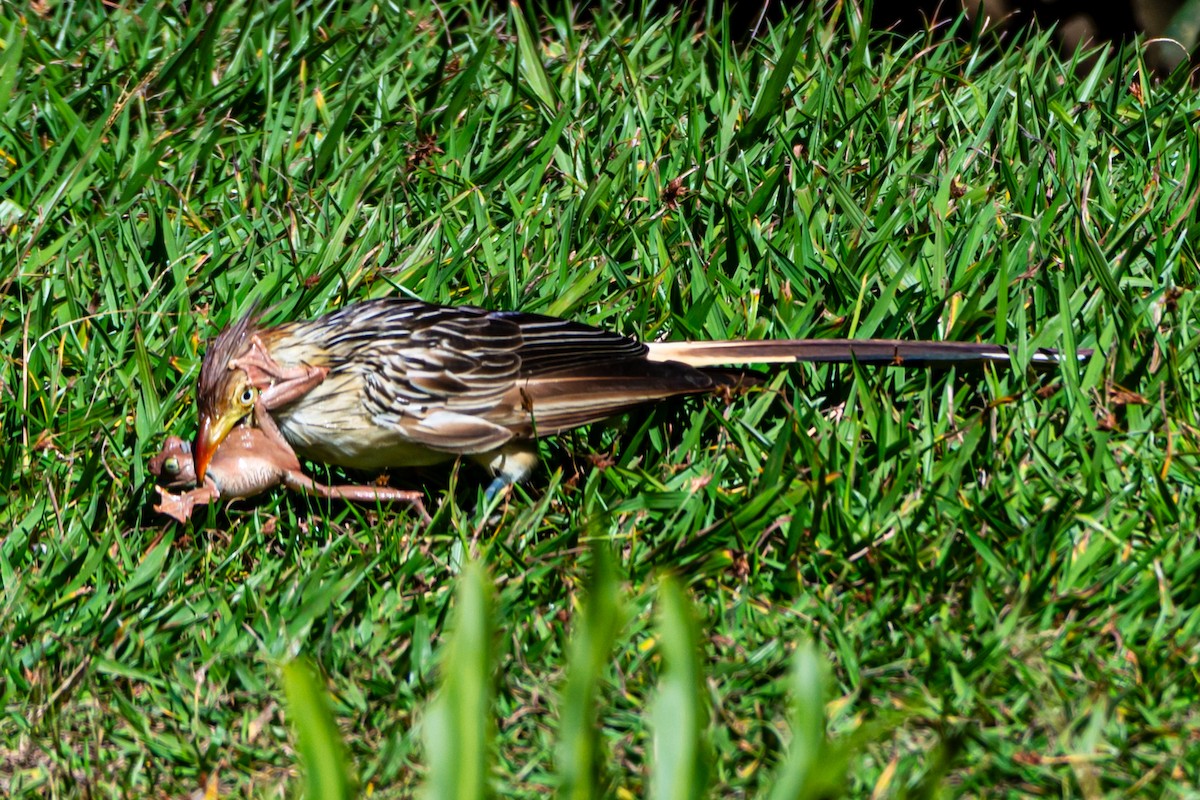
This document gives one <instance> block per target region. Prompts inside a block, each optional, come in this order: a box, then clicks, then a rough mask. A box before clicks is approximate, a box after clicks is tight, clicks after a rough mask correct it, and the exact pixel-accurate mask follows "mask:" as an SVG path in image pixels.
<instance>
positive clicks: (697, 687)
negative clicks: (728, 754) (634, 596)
mask: <svg viewBox="0 0 1200 800" xmlns="http://www.w3.org/2000/svg"><path fill="white" fill-rule="evenodd" d="M658 591H659V599H658V635H659V646H660V647H661V649H662V658H663V663H664V666H663V672H662V678H661V679H660V680H659V684H658V694H657V696H656V697H655V698H654V704H653V706H652V707H651V709H650V725H651V728H652V730H653V756H652V761H651V792H650V796H651V797H654V798H657V799H658V800H690V799H691V798H699V797H704V796H705V791H704V789H705V784H706V782H707V775H708V765H707V747H706V745H705V742H704V729H705V727H706V726H707V723H708V708H707V704H706V702H705V700H704V695H703V676H702V674H701V672H700V663H699V659H698V657H697V654H698V651H699V632H698V630H697V627H696V621H695V619H694V618H693V616H692V609H691V604H690V603H689V602H688V600H687V597H686V596H685V595H684V593H683V589H682V588H680V586H679V584H678V583H677V582H676V581H675V580H674V579H673V578H667V579H664V580H663V582H662V583H661V584H660V585H659V588H658Z"/></svg>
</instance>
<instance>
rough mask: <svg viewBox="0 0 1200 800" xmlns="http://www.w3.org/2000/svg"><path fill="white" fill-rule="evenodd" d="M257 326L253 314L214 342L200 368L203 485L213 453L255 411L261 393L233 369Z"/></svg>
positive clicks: (199, 472)
mask: <svg viewBox="0 0 1200 800" xmlns="http://www.w3.org/2000/svg"><path fill="white" fill-rule="evenodd" d="M254 323H255V317H254V315H253V310H251V311H250V312H249V313H247V314H246V315H245V316H243V317H242V318H241V319H240V320H238V321H237V322H236V323H234V324H233V325H231V326H229V327H228V328H226V329H225V330H224V331H222V332H221V333H220V334H219V335H218V336H217V338H215V339H213V341H212V344H211V345H210V346H209V348H208V351H207V352H206V353H205V354H204V361H203V363H202V364H201V365H200V380H199V381H197V383H196V405H197V408H198V417H199V419H198V420H197V421H198V422H199V430H198V431H197V433H196V446H195V447H194V448H192V455H193V458H194V459H195V463H196V480H197V481H198V482H200V483H203V482H204V475H205V473H206V472H207V471H208V463H209V462H210V461H211V460H212V457H213V453H215V452H216V451H217V448H218V447H219V446H220V444H221V442H223V441H224V440H225V437H226V436H228V435H229V432H230V431H232V430H233V428H234V426H235V425H237V424H238V423H239V422H241V421H242V420H243V419H245V418H246V417H247V416H248V415H249V414H250V412H251V411H253V410H254V404H255V402H256V401H257V400H258V389H257V388H256V387H255V386H254V385H253V384H252V383H251V382H250V377H249V376H248V375H247V374H246V371H245V370H242V369H238V368H236V367H231V366H230V362H231V361H232V360H234V359H235V358H237V357H238V356H240V355H243V354H244V353H245V351H246V348H247V347H248V346H249V342H250V335H251V334H252V333H253V330H254Z"/></svg>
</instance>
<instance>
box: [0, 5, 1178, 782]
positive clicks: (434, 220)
mask: <svg viewBox="0 0 1200 800" xmlns="http://www.w3.org/2000/svg"><path fill="white" fill-rule="evenodd" d="M636 6H637V4H633V6H631V7H630V8H626V7H623V6H622V7H620V8H616V7H613V8H610V7H609V6H607V5H605V4H598V5H597V6H596V7H595V8H594V9H593V10H589V11H584V10H575V11H573V12H569V11H555V12H552V13H549V12H546V11H544V10H540V9H539V10H534V9H527V13H522V12H521V11H520V10H519V9H518V8H517V7H515V6H514V7H504V6H502V5H499V4H479V5H473V4H471V3H469V2H458V0H449V2H442V3H437V4H433V3H429V2H422V1H419V2H416V3H413V4H407V7H405V4H395V5H393V4H389V3H377V2H361V1H360V0H348V1H347V2H303V1H302V0H296V2H271V1H264V2H254V3H248V2H241V1H240V0H212V2H209V3H199V2H193V3H181V4H170V3H161V4H156V5H151V6H148V7H146V8H144V9H139V7H138V5H137V4H120V3H102V2H98V1H97V0H79V2H74V3H33V2H30V3H27V4H21V3H14V4H5V5H4V6H3V7H2V8H0V47H2V49H0V293H2V294H3V303H2V304H0V329H2V335H0V355H2V356H3V358H2V362H0V369H2V372H0V381H2V382H0V414H2V415H3V431H4V435H3V441H0V475H4V476H8V480H6V481H5V482H4V488H3V494H0V498H2V499H0V530H2V531H3V540H2V543H0V583H2V594H0V604H2V611H0V636H2V640H3V641H4V642H5V643H6V644H5V646H4V647H3V648H0V693H2V695H3V701H4V711H3V714H2V715H0V793H3V794H6V795H8V796H13V797H21V796H40V797H61V798H75V797H80V798H82V797H87V798H107V797H184V796H188V795H189V794H190V793H192V792H199V793H200V795H198V796H203V795H204V792H205V791H206V790H207V791H209V792H210V794H209V795H207V796H212V797H216V796H220V797H261V796H267V797H277V796H294V795H295V792H296V791H297V790H298V788H299V787H300V785H301V778H300V776H301V774H302V772H301V768H300V766H301V755H300V753H304V752H309V753H314V752H321V751H326V752H332V751H331V750H330V747H331V746H329V745H328V741H329V740H328V739H326V740H324V741H325V742H326V745H321V744H320V742H321V741H322V740H321V739H320V736H321V735H323V734H324V735H329V734H330V733H331V731H330V729H329V727H328V726H322V725H321V724H320V717H321V715H320V713H315V714H314V713H313V709H314V708H315V709H316V710H317V712H319V711H320V709H321V707H322V703H321V702H320V701H323V700H324V698H326V697H327V698H328V700H327V701H326V702H327V703H328V708H329V709H331V710H332V714H333V716H332V719H333V720H335V721H336V725H337V731H338V732H340V738H341V739H342V740H343V741H344V753H345V758H344V759H343V766H344V767H345V768H346V769H347V770H348V772H349V773H350V775H351V778H350V780H351V781H352V783H353V785H355V786H357V787H358V790H359V791H360V792H361V793H362V794H363V795H366V794H367V793H370V795H371V796H372V797H382V798H400V797H408V796H411V795H412V794H413V793H414V792H416V791H417V790H418V788H419V787H420V786H421V785H426V786H428V787H429V791H430V795H429V796H432V797H448V796H451V795H454V794H457V795H458V796H463V797H467V796H477V795H478V794H479V793H481V792H482V791H483V789H484V788H485V787H486V788H488V789H489V790H490V791H493V792H494V793H495V794H497V795H501V796H513V797H544V796H545V795H546V794H547V793H549V792H561V793H562V794H571V795H572V796H574V797H589V796H618V797H622V798H634V797H642V796H645V795H647V794H650V793H653V794H656V795H657V796H667V795H670V796H676V797H699V796H712V797H749V796H754V797H767V796H769V795H771V794H772V792H773V791H774V793H775V794H774V796H775V797H783V796H788V797H796V796H817V795H820V796H831V795H836V794H840V793H843V792H844V793H845V794H847V795H850V796H872V797H881V798H882V797H928V796H934V795H937V794H939V793H942V794H946V795H959V794H964V795H970V796H977V795H985V796H1013V795H1025V794H1035V795H1037V794H1045V795H1070V796H1083V797H1102V796H1122V795H1124V794H1126V793H1134V794H1138V793H1141V794H1147V795H1151V796H1162V795H1166V796H1184V795H1188V796H1194V793H1195V792H1196V791H1197V784H1198V782H1200V766H1198V764H1200V712H1198V711H1197V709H1198V708H1200V682H1198V678H1200V653H1198V650H1197V644H1198V642H1200V631H1198V629H1200V614H1198V613H1196V612H1197V606H1198V605H1200V584H1198V582H1197V578H1196V576H1197V573H1198V571H1200V550H1198V547H1197V544H1198V530H1200V519H1198V518H1200V500H1198V497H1197V489H1198V488H1200V472H1198V469H1197V468H1198V465H1200V459H1198V457H1197V444H1198V438H1200V430H1198V429H1197V427H1196V420H1197V412H1198V404H1200V365H1198V363H1197V357H1196V349H1197V347H1198V346H1200V338H1197V332H1198V330H1197V324H1196V321H1197V308H1196V305H1197V296H1196V294H1195V292H1194V289H1195V287H1196V284H1197V256H1198V254H1200V246H1198V236H1197V233H1196V230H1197V229H1196V219H1197V200H1198V198H1200V140H1198V136H1197V130H1196V126H1197V123H1198V122H1200V95H1198V94H1197V93H1196V92H1195V91H1194V90H1193V89H1191V88H1190V86H1189V84H1188V82H1187V77H1186V76H1185V75H1182V74H1179V75H1175V76H1171V77H1168V78H1165V79H1163V80H1161V81H1158V80H1155V79H1154V77H1153V76H1152V75H1151V74H1150V73H1148V72H1147V70H1146V69H1144V68H1143V65H1142V62H1141V60H1140V58H1141V56H1140V53H1141V49H1140V45H1139V44H1136V43H1135V44H1131V45H1129V46H1127V47H1126V48H1124V49H1122V50H1098V51H1094V52H1091V53H1083V54H1080V55H1079V56H1077V57H1074V58H1070V57H1063V56H1061V55H1059V54H1058V53H1057V52H1056V50H1055V48H1054V45H1053V42H1052V39H1051V38H1050V37H1049V35H1048V34H1039V33H1028V34H1025V35H1024V36H1023V37H1022V38H1020V39H1019V40H1018V41H1015V42H1014V41H1005V42H1004V43H1003V44H1002V45H1000V46H997V45H996V43H995V42H993V40H992V39H991V37H990V36H989V35H988V34H986V33H983V34H980V33H979V32H977V31H973V30H972V27H971V25H970V23H968V22H965V21H959V22H955V21H954V20H946V21H943V22H941V23H939V24H938V25H937V26H936V27H934V28H933V29H932V30H930V31H929V32H927V33H925V34H921V35H917V36H915V37H912V38H908V37H906V36H901V35H899V34H895V33H889V32H886V31H872V30H870V29H869V28H868V27H867V26H866V25H864V23H863V21H862V19H861V16H860V12H859V11H858V9H857V8H856V7H855V6H853V5H852V4H847V5H843V4H840V3H838V4H817V5H816V7H812V8H808V9H806V10H803V11H797V12H795V14H794V15H793V16H791V17H789V18H786V19H784V20H782V21H779V22H778V23H777V24H775V25H773V26H764V27H763V28H761V29H760V30H758V31H757V33H756V35H752V32H751V31H748V30H745V29H744V28H743V27H734V26H732V25H731V23H730V22H729V21H728V20H725V19H723V18H721V17H720V16H719V15H718V14H715V13H714V12H709V13H708V14H705V13H704V12H703V10H702V9H701V10H697V11H696V12H694V13H693V14H691V15H690V16H689V15H683V16H681V15H679V14H677V13H673V12H671V11H670V10H669V9H667V8H663V9H659V10H657V11H654V10H651V11H646V12H644V13H643V14H642V15H641V16H638V15H637V14H635V13H634V12H633V11H632V10H631V9H632V8H635V7H636ZM731 28H732V29H731ZM387 295H395V296H407V297H413V298H419V299H423V300H427V301H431V302H441V303H462V304H474V305H480V306H485V307H489V308H515V309H521V310H526V311H533V312H539V313H544V314H553V315H558V316H566V317H570V318H573V319H578V320H582V321H586V322H589V323H593V324H597V325H604V326H607V327H611V328H613V329H616V330H619V331H621V332H623V333H627V334H632V335H636V336H638V337H641V338H644V339H659V338H670V339H687V338H743V337H749V338H776V337H850V336H856V337H886V338H926V339H947V340H958V341H985V342H996V343H1001V344H1005V345H1008V346H1010V347H1011V348H1012V352H1013V353H1014V355H1015V358H1016V361H1017V363H1018V367H1017V368H1015V369H1011V370H1010V369H1004V368H994V367H989V368H986V369H958V370H935V371H931V370H919V369H918V370H905V369H888V368H883V369H874V368H867V367H858V366H845V367H824V366H802V367H796V368H792V369H784V370H774V371H770V370H764V371H763V372H762V374H763V377H764V382H763V384H762V385H761V386H760V387H757V388H754V389H751V390H749V391H745V392H739V393H735V394H734V395H733V396H730V397H712V398H708V399H701V400H691V401H681V402H677V403H668V404H664V405H663V406H661V407H658V408H654V409H652V410H649V411H646V412H644V413H637V414H632V415H629V416H626V417H623V418H619V419H617V420H614V421H613V422H612V423H611V424H606V425H597V426H592V427H591V428H589V429H586V430H583V431H580V432H577V433H574V434H572V435H566V436H562V437H559V438H558V439H555V440H549V441H546V442H545V443H544V446H543V448H542V452H543V456H544V467H543V469H542V470H541V471H539V472H538V473H536V474H535V475H534V477H533V478H532V480H530V481H529V482H528V483H527V484H526V485H524V486H522V487H518V488H517V489H515V490H514V491H512V492H511V493H508V494H506V495H504V496H503V497H501V498H500V500H499V501H498V502H497V503H495V504H494V505H493V507H492V508H487V507H485V504H484V503H483V499H482V496H483V491H482V490H483V488H484V487H485V486H486V483H487V477H486V476H485V475H484V474H483V473H482V472H480V471H478V470H477V469H476V468H475V467H473V466H471V465H469V464H466V463H464V464H458V465H453V466H450V467H446V468H436V469H428V470H424V471H422V472H419V473H418V472H414V471H404V470H398V471H396V472H395V473H394V474H393V475H392V476H391V480H392V484H393V485H396V486H400V487H404V488H418V489H421V490H423V491H424V492H425V494H426V504H427V506H428V507H429V508H430V510H431V512H432V513H434V515H435V519H434V522H433V523H432V525H430V526H429V527H423V526H422V525H421V524H420V522H419V520H418V519H417V518H416V517H415V516H414V515H412V514H409V513H406V512H405V511H404V510H403V509H387V508H375V507H370V506H350V505H347V504H345V503H341V502H336V501H326V500H319V499H313V498H306V497H302V496H296V495H292V494H288V493H286V492H284V491H282V490H279V491H274V492H271V493H268V494H266V495H264V496H262V497H260V498H257V499H255V500H251V501H241V502H238V503H235V504H232V505H230V506H228V507H225V506H217V507H215V508H208V509H203V510H201V512H200V513H198V514H197V516H196V517H195V518H194V519H193V521H192V523H190V524H186V525H180V524H177V523H175V522H172V521H170V520H167V519H165V518H163V517H161V516H159V515H158V514H156V513H155V512H154V511H153V510H152V508H151V506H152V505H153V502H154V500H155V497H156V496H155V492H154V488H153V480H152V477H153V476H151V475H150V474H149V472H148V469H147V462H148V460H149V458H150V457H151V456H152V455H153V454H154V453H155V452H157V450H158V448H159V447H160V446H161V444H162V440H163V437H164V436H165V434H166V432H168V431H170V432H175V433H177V434H179V435H182V436H185V437H191V436H192V435H193V433H194V430H195V420H196V412H195V403H194V397H193V386H194V383H195V380H196V377H197V373H198V369H199V364H200V359H201V356H202V355H203V352H204V346H205V341H206V340H208V339H209V338H211V337H212V336H213V335H215V334H216V333H217V332H218V331H219V330H220V329H221V328H222V327H223V326H225V325H226V324H228V323H229V322H230V321H231V320H233V319H236V318H237V317H238V316H239V315H240V314H241V313H243V312H244V311H245V310H246V309H248V308H249V307H250V306H251V304H252V303H255V302H258V303H260V304H261V305H262V306H263V307H265V308H266V309H267V315H268V318H269V319H270V320H271V321H282V320H284V319H288V318H294V317H302V316H311V315H315V314H318V313H321V312H323V311H327V310H330V309H333V308H336V307H339V306H341V305H343V304H345V303H348V302H351V301H354V300H360V299H365V298H371V297H381V296H387ZM1037 347H1053V348H1058V349H1060V350H1062V351H1063V352H1064V353H1066V354H1067V360H1068V363H1067V364H1065V365H1064V366H1063V367H1062V368H1061V369H1052V370H1050V371H1043V372H1037V373H1035V372H1033V371H1029V370H1026V369H1024V368H1023V367H1022V366H1020V365H1021V364H1025V363H1028V357H1029V354H1030V352H1031V350H1032V349H1033V348H1037ZM1087 350H1091V351H1093V352H1092V353H1091V355H1086V351H1087ZM1081 352H1084V355H1083V356H1082V357H1081V358H1079V359H1078V360H1076V359H1075V356H1076V354H1079V353H1081ZM308 466H309V469H310V471H312V472H313V474H315V475H316V476H317V477H318V479H321V480H327V481H328V480H334V481H339V482H344V481H346V480H360V479H362V476H355V475H345V474H342V473H339V472H337V471H330V470H328V469H326V468H325V467H323V466H322V465H319V464H310V465H308ZM477 565H482V566H477ZM460 576H465V577H461V578H460ZM456 587H458V588H457V589H456ZM456 598H457V599H456ZM809 643H811V648H810V647H809ZM447 654H449V655H447ZM296 656H303V657H304V658H305V659H307V661H308V663H310V664H313V665H315V666H316V667H317V668H318V672H317V673H316V675H317V676H319V677H316V680H312V678H313V677H314V674H313V673H309V672H305V671H304V670H303V668H296V667H293V666H288V665H289V662H291V661H292V659H293V658H294V657H296ZM297 675H301V676H307V678H304V677H301V678H297V677H296V676H297ZM289 676H291V677H289ZM297 687H299V688H297ZM305 687H307V690H306V689H305ZM439 687H444V688H443V689H441V690H439ZM489 693H490V694H489ZM305 697H307V698H308V701H305V699H304V698H305ZM314 719H315V720H316V721H313V720H314ZM305 720H308V721H307V722H306V721H305ZM593 720H594V721H593ZM297 723H299V724H297ZM822 727H823V730H824V736H822ZM297 737H299V738H297ZM306 737H308V738H307V739H306ZM314 737H315V738H314ZM823 740H824V741H823ZM313 742H317V744H316V745H314V744H313ZM484 753H487V754H488V755H486V756H485V755H484ZM332 763H333V764H334V765H335V768H336V765H337V763H338V761H337V759H334V760H333V762H332ZM305 764H307V765H308V766H310V767H313V766H314V760H313V758H312V757H309V758H307V760H306V761H305ZM317 772H320V770H319V769H317ZM309 774H310V775H311V774H312V771H311V770H310V773H309ZM324 775H325V777H326V778H328V777H329V773H328V772H327V771H326V772H325V773H324ZM335 783H336V782H335ZM797 787H799V788H797ZM330 791H332V790H330ZM315 794H320V793H318V792H315V791H311V790H310V792H309V796H310V797H312V796H314V795H315ZM324 796H329V797H332V796H333V795H332V794H325V795H324Z"/></svg>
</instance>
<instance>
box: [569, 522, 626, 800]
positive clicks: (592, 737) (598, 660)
mask: <svg viewBox="0 0 1200 800" xmlns="http://www.w3.org/2000/svg"><path fill="white" fill-rule="evenodd" d="M576 619H577V620H578V625H577V627H576V629H575V635H574V636H573V637H572V638H571V646H570V656H569V658H570V661H569V665H568V667H567V679H566V683H565V684H564V686H563V689H562V710H561V712H560V715H559V717H560V723H559V729H558V737H559V738H558V747H557V751H556V759H555V760H556V761H557V767H558V777H559V782H560V783H559V796H560V797H564V798H574V799H575V800H585V799H586V798H591V797H598V796H603V794H604V789H603V783H602V776H601V775H600V773H599V771H598V770H597V758H596V755H597V751H598V750H599V742H598V736H597V731H598V729H597V725H596V687H597V685H598V684H599V683H600V679H601V677H602V676H603V675H604V670H605V668H606V667H607V666H608V663H609V656H610V654H611V653H612V649H613V642H614V641H615V639H616V636H617V632H618V631H619V630H620V629H621V625H622V624H623V622H624V607H623V603H622V602H621V592H620V588H619V587H618V585H617V578H616V574H615V570H614V567H613V556H612V554H611V553H610V552H609V550H608V547H607V546H606V545H603V544H597V545H596V546H595V547H594V548H593V549H592V574H591V579H590V580H589V586H588V595H587V605H585V606H584V608H583V613H581V614H579V615H578V616H577V617H576Z"/></svg>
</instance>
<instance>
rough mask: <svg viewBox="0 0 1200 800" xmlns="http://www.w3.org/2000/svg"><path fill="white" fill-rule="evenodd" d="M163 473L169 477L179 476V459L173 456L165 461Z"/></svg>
mask: <svg viewBox="0 0 1200 800" xmlns="http://www.w3.org/2000/svg"><path fill="white" fill-rule="evenodd" d="M163 471H164V472H166V473H167V474H168V475H178V474H179V459H178V458H176V457H175V456H171V457H169V458H167V459H166V460H165V461H163Z"/></svg>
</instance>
